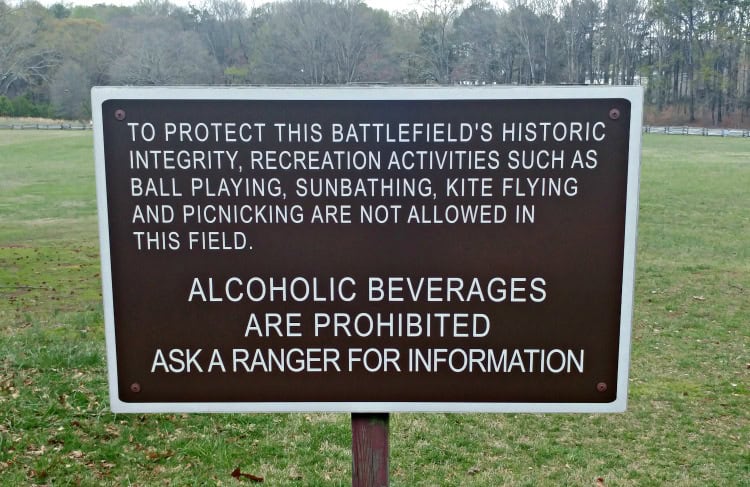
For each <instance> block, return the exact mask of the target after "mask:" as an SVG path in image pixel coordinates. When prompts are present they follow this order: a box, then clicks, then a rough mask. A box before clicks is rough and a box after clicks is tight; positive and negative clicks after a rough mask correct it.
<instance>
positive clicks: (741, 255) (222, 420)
mask: <svg viewBox="0 0 750 487" xmlns="http://www.w3.org/2000/svg"><path fill="white" fill-rule="evenodd" d="M91 139H92V135H91V133H90V132H35V131H23V132H17V131H0V485H33V484H37V485H92V486H93V485H234V484H236V483H249V480H236V479H234V478H232V476H231V475H230V474H231V472H232V471H233V470H234V469H235V468H237V467H239V468H240V469H241V470H242V472H247V473H252V474H254V475H258V476H261V477H264V478H265V484H266V485H273V486H276V485H282V486H285V485H290V486H291V485H293V486H300V485H305V486H307V485H349V484H350V478H351V466H350V462H351V460H350V434H351V433H350V424H349V416H348V415H345V414H265V415H114V414H112V413H110V412H109V411H108V405H107V401H108V399H107V390H106V364H105V359H104V337H103V324H102V310H101V302H100V300H101V295H100V277H99V261H98V240H97V229H96V202H95V194H94V193H95V190H94V178H93V161H92V141H91ZM633 327H634V338H633V349H632V367H631V392H630V399H629V407H628V411H627V412H626V413H624V414H615V415H571V414H559V415H528V414H505V415H489V414H484V415H457V414H431V415H427V414H394V415H392V418H391V448H392V450H391V480H392V485H394V486H413V485H425V486H433V485H441V486H442V485H446V486H454V485H460V486H498V485H511V486H514V485H517V486H522V485H528V486H539V485H545V486H546V485H549V486H559V485H583V486H585V485H591V486H601V485H605V486H616V485H632V486H636V485H637V486H641V485H654V486H663V485H670V486H672V485H674V486H705V485H716V486H750V140H746V139H744V140H743V139H715V138H707V137H680V136H659V135H654V136H646V137H645V139H644V147H643V168H642V181H641V211H640V221H639V244H638V266H637V274H636V298H635V316H634V321H633Z"/></svg>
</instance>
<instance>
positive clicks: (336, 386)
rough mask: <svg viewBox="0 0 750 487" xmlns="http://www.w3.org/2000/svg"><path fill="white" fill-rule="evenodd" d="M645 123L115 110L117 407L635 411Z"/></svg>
mask: <svg viewBox="0 0 750 487" xmlns="http://www.w3.org/2000/svg"><path fill="white" fill-rule="evenodd" d="M592 93H593V94H592ZM595 96H596V97H595ZM640 103H641V101H640V90H636V89H614V88H613V89H606V90H603V91H601V92H600V91H596V90H594V91H593V92H592V90H590V89H589V90H582V89H550V88H547V89H542V90H529V89H522V90H520V91H513V90H493V89H488V90H458V89H437V90H408V89H385V90H367V89H356V90H339V91H331V90H303V91H300V90H291V89H289V90H279V89H277V90H274V89H265V90H262V89H248V90H212V89H193V90H167V89H151V90H149V89H137V88H102V89H96V90H95V91H94V107H95V111H97V113H96V120H95V127H96V137H97V170H98V173H97V174H98V190H99V200H100V215H101V220H102V254H103V267H104V272H103V275H104V276H105V283H104V288H105V304H106V315H107V338H108V347H109V361H110V380H111V382H112V383H111V386H110V388H111V395H112V406H113V408H114V409H115V410H118V411H183V410H187V411H193V410H194V411H284V410H339V411H356V410H368V411H372V410H383V411H395V410H421V411H424V410H426V411H430V410H446V411H506V410H507V411H512V410H529V411H546V410H550V411H575V410H584V411H607V410H621V409H623V408H624V405H625V394H626V386H627V366H628V364H627V361H628V352H629V333H630V332H629V330H630V314H631V303H632V267H633V260H634V244H635V214H636V210H637V181H638V174H637V172H638V154H637V151H638V150H639V133H640V131H639V130H640V117H641V108H640ZM634 139H636V140H634Z"/></svg>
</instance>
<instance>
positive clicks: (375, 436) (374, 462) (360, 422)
mask: <svg viewBox="0 0 750 487" xmlns="http://www.w3.org/2000/svg"><path fill="white" fill-rule="evenodd" d="M389 420H390V417H389V414H388V413H369V414H368V413H352V487H383V486H387V485H389V481H388V478H389V477H388V472H389V470H388V457H389V452H390V447H389V445H390V443H389V439H388V432H389Z"/></svg>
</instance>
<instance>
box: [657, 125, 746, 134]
mask: <svg viewBox="0 0 750 487" xmlns="http://www.w3.org/2000/svg"><path fill="white" fill-rule="evenodd" d="M643 132H644V133H646V134H667V135H704V136H708V137H750V129H722V128H706V127H688V126H687V125H681V126H676V127H672V126H669V125H667V126H660V125H644V126H643Z"/></svg>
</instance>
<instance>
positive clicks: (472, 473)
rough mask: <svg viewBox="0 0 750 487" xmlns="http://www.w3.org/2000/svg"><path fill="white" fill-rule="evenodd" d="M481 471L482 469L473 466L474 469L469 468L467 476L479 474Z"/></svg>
mask: <svg viewBox="0 0 750 487" xmlns="http://www.w3.org/2000/svg"><path fill="white" fill-rule="evenodd" d="M481 471H482V469H481V468H479V467H477V466H474V467H471V468H470V469H469V471H468V474H469V475H476V474H478V473H479V472H481Z"/></svg>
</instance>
